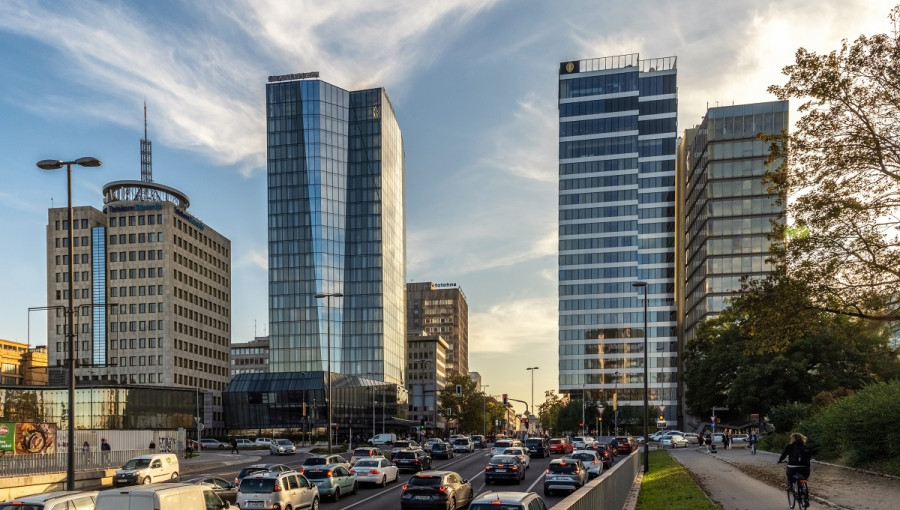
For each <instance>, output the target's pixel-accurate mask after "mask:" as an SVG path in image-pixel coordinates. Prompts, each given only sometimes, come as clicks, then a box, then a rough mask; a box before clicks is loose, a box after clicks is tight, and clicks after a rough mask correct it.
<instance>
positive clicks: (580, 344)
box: [559, 54, 678, 423]
mask: <svg viewBox="0 0 900 510" xmlns="http://www.w3.org/2000/svg"><path fill="white" fill-rule="evenodd" d="M676 85H677V70H676V58H675V57H665V58H654V59H641V58H640V56H639V55H638V54H629V55H621V56H613V57H604V58H596V59H588V60H575V61H568V62H562V63H561V64H560V68H559V137H560V138H559V386H560V391H561V392H562V393H564V394H570V395H571V396H573V397H574V398H579V399H580V398H585V399H586V400H589V401H591V400H606V401H612V394H613V393H614V392H615V391H616V390H617V391H618V402H619V405H620V406H643V399H644V382H645V381H644V375H643V372H644V318H645V317H644V301H643V299H644V294H643V290H642V289H641V288H635V287H633V286H632V284H633V283H635V282H639V281H640V282H646V283H647V286H646V287H645V288H644V290H646V293H647V298H648V302H647V305H648V307H647V309H648V313H647V324H648V328H647V336H648V343H649V349H648V353H647V355H648V358H649V366H648V372H649V380H648V381H647V386H648V388H649V389H648V399H649V401H650V405H651V406H653V407H655V408H657V409H658V410H659V411H660V412H661V413H662V414H663V415H664V416H665V417H666V420H669V421H672V422H673V423H674V422H675V420H676V419H677V416H678V409H677V369H676V367H677V352H676V351H677V345H676V341H677V336H676V335H677V331H676V326H677V323H676V316H675V314H676V308H675V297H674V287H675V274H674V273H675V268H674V264H675V253H674V243H675V239H674V237H675V152H676V138H677V126H676V116H677V110H678V100H677V86H676Z"/></svg>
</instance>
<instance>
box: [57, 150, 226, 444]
mask: <svg viewBox="0 0 900 510" xmlns="http://www.w3.org/2000/svg"><path fill="white" fill-rule="evenodd" d="M141 146H142V154H141V161H142V168H141V177H142V179H141V180H136V181H131V180H123V181H115V182H111V183H109V184H107V185H105V186H104V187H103V210H102V211H101V210H97V209H95V208H93V207H90V206H80V207H75V208H74V211H73V222H72V229H73V232H72V234H73V238H74V242H73V243H72V244H73V252H74V258H73V261H72V262H73V268H72V269H73V274H74V278H73V285H74V299H75V301H74V303H75V312H76V313H75V316H76V317H75V329H74V337H75V341H76V343H75V353H76V360H75V377H76V381H77V384H78V385H83V384H91V385H138V386H152V387H156V388H160V389H161V388H176V389H180V388H190V389H193V390H195V391H196V392H198V393H199V394H200V396H201V399H202V402H203V406H202V409H201V410H200V418H201V421H202V422H203V424H204V426H205V428H206V429H207V431H208V432H211V433H213V434H216V433H221V432H224V422H223V418H222V397H221V394H222V390H224V388H225V385H226V384H227V382H228V379H229V377H230V366H229V361H228V356H229V353H230V345H231V242H230V241H229V240H228V239H226V238H225V237H224V236H223V235H222V234H220V233H218V232H216V231H215V230H213V229H212V228H210V227H209V225H206V224H205V223H203V222H202V221H201V220H200V219H198V218H197V217H196V216H193V215H192V214H190V213H189V212H188V207H189V205H190V201H189V199H188V197H187V195H185V194H184V193H182V192H180V191H178V190H176V189H174V188H170V187H168V186H164V185H161V184H158V183H155V182H153V180H152V174H151V172H150V168H149V165H150V154H149V140H147V139H146V133H145V139H144V140H142V144H141ZM69 227H70V226H69V222H68V219H67V209H66V208H65V207H62V208H53V209H50V210H49V223H48V225H47V305H48V308H49V311H48V314H47V316H48V320H47V327H48V346H47V347H48V363H49V371H50V374H49V375H50V383H51V384H57V385H63V383H64V381H66V373H67V369H66V368H65V367H66V359H67V349H68V347H67V346H68V344H67V339H66V334H65V332H66V315H67V314H66V313H65V308H66V307H68V288H69V287H68V278H69V256H68V236H69V232H68V230H69Z"/></svg>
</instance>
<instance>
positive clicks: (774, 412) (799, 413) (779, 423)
mask: <svg viewBox="0 0 900 510" xmlns="http://www.w3.org/2000/svg"><path fill="white" fill-rule="evenodd" d="M811 409H812V406H810V405H809V404H802V403H799V402H794V403H792V404H781V405H778V406H774V407H773V408H772V409H771V410H770V411H769V422H770V423H772V425H773V426H774V427H775V431H776V432H779V433H781V432H789V431H792V430H796V428H797V425H799V424H800V422H802V421H803V420H804V419H805V418H806V417H807V416H809V413H810V410H811Z"/></svg>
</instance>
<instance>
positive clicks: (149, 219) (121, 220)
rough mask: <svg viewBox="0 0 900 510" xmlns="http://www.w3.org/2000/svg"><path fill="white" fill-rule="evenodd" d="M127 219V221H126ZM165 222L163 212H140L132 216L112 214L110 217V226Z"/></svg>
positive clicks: (159, 223)
mask: <svg viewBox="0 0 900 510" xmlns="http://www.w3.org/2000/svg"><path fill="white" fill-rule="evenodd" d="M126 220H127V221H126ZM162 224H163V215H162V214H147V215H144V214H139V215H132V216H110V217H109V226H110V227H125V226H128V227H134V226H136V225H137V226H140V225H162Z"/></svg>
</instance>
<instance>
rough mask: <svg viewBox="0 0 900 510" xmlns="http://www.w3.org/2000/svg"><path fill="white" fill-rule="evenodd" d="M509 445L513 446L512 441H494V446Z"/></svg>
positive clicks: (503, 446)
mask: <svg viewBox="0 0 900 510" xmlns="http://www.w3.org/2000/svg"><path fill="white" fill-rule="evenodd" d="M507 446H512V442H511V441H496V442H495V443H494V448H505V447H507Z"/></svg>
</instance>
